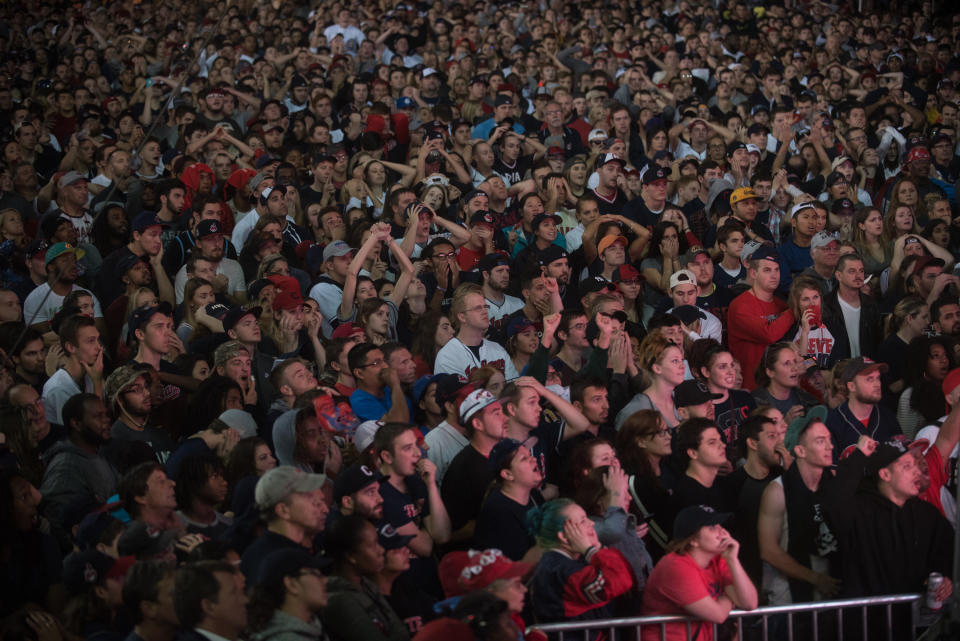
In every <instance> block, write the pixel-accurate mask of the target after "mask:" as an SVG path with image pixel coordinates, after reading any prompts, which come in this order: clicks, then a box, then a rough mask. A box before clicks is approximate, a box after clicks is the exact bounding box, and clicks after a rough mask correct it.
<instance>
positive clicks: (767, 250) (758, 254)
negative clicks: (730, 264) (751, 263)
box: [741, 243, 780, 261]
mask: <svg viewBox="0 0 960 641" xmlns="http://www.w3.org/2000/svg"><path fill="white" fill-rule="evenodd" d="M741 255H743V252H741ZM747 260H772V261H779V260H780V254H779V253H777V250H776V248H774V246H773V245H768V244H767V243H763V244H761V245H760V247H758V248H757V249H756V250H754V251H753V253H751V254H750V257H749V258H748V259H747Z"/></svg>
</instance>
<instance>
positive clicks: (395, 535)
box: [377, 523, 415, 551]
mask: <svg viewBox="0 0 960 641" xmlns="http://www.w3.org/2000/svg"><path fill="white" fill-rule="evenodd" d="M414 538H415V537H414V536H413V535H412V534H400V533H399V532H397V529H396V528H395V527H393V526H392V525H390V524H389V523H384V524H383V525H381V526H380V529H378V530H377V539H378V541H379V543H380V547H382V548H383V549H384V550H387V551H389V550H399V549H400V548H403V547H406V546H407V544H408V543H410V541H412V540H413V539H414Z"/></svg>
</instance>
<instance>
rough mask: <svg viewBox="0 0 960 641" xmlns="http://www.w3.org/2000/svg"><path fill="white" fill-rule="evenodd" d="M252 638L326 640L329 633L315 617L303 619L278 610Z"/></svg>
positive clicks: (304, 640)
mask: <svg viewBox="0 0 960 641" xmlns="http://www.w3.org/2000/svg"><path fill="white" fill-rule="evenodd" d="M250 638H251V639H252V641H308V640H316V641H320V640H324V641H326V639H327V635H326V633H325V632H324V631H323V627H322V626H321V625H320V621H319V620H317V619H315V618H314V619H312V620H310V621H301V620H300V619H298V618H297V617H295V616H292V615H289V614H287V613H286V612H282V611H280V610H277V611H276V612H274V613H273V618H272V619H270V622H269V623H267V626H266V627H265V628H263V629H262V630H260V631H259V632H256V633H255V634H253V635H252V636H251V637H250Z"/></svg>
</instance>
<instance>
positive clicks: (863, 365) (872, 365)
mask: <svg viewBox="0 0 960 641" xmlns="http://www.w3.org/2000/svg"><path fill="white" fill-rule="evenodd" d="M889 369H890V368H889V367H887V364H886V363H876V362H874V361H872V360H870V359H869V358H867V357H866V356H858V357H857V358H852V359H850V361H849V362H848V363H847V364H846V365H845V366H844V368H843V371H842V372H841V373H840V382H841V383H843V384H844V385H846V384H847V383H849V382H850V381H852V380H853V379H855V378H856V377H857V376H860V375H861V374H870V373H871V372H875V371H879V372H881V373H883V372H886V371H888V370H889Z"/></svg>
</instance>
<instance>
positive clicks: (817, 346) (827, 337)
mask: <svg viewBox="0 0 960 641" xmlns="http://www.w3.org/2000/svg"><path fill="white" fill-rule="evenodd" d="M857 314H858V318H857V320H858V321H859V310H858V311H857ZM800 332H801V330H799V329H798V330H797V333H796V335H795V336H794V337H793V342H794V343H796V342H797V341H798V340H800ZM848 333H849V329H848ZM834 342H835V341H834V338H833V334H831V333H830V330H829V329H827V328H826V326H825V325H823V324H821V325H820V326H819V327H817V328H815V329H811V330H810V333H809V334H808V335H807V344H806V345H804V346H801V349H802V350H803V352H804V354H809V355H810V356H812V357H814V358H816V359H817V366H818V367H819V368H820V369H826V366H827V360H828V359H829V358H830V352H832V351H833V344H834Z"/></svg>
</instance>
